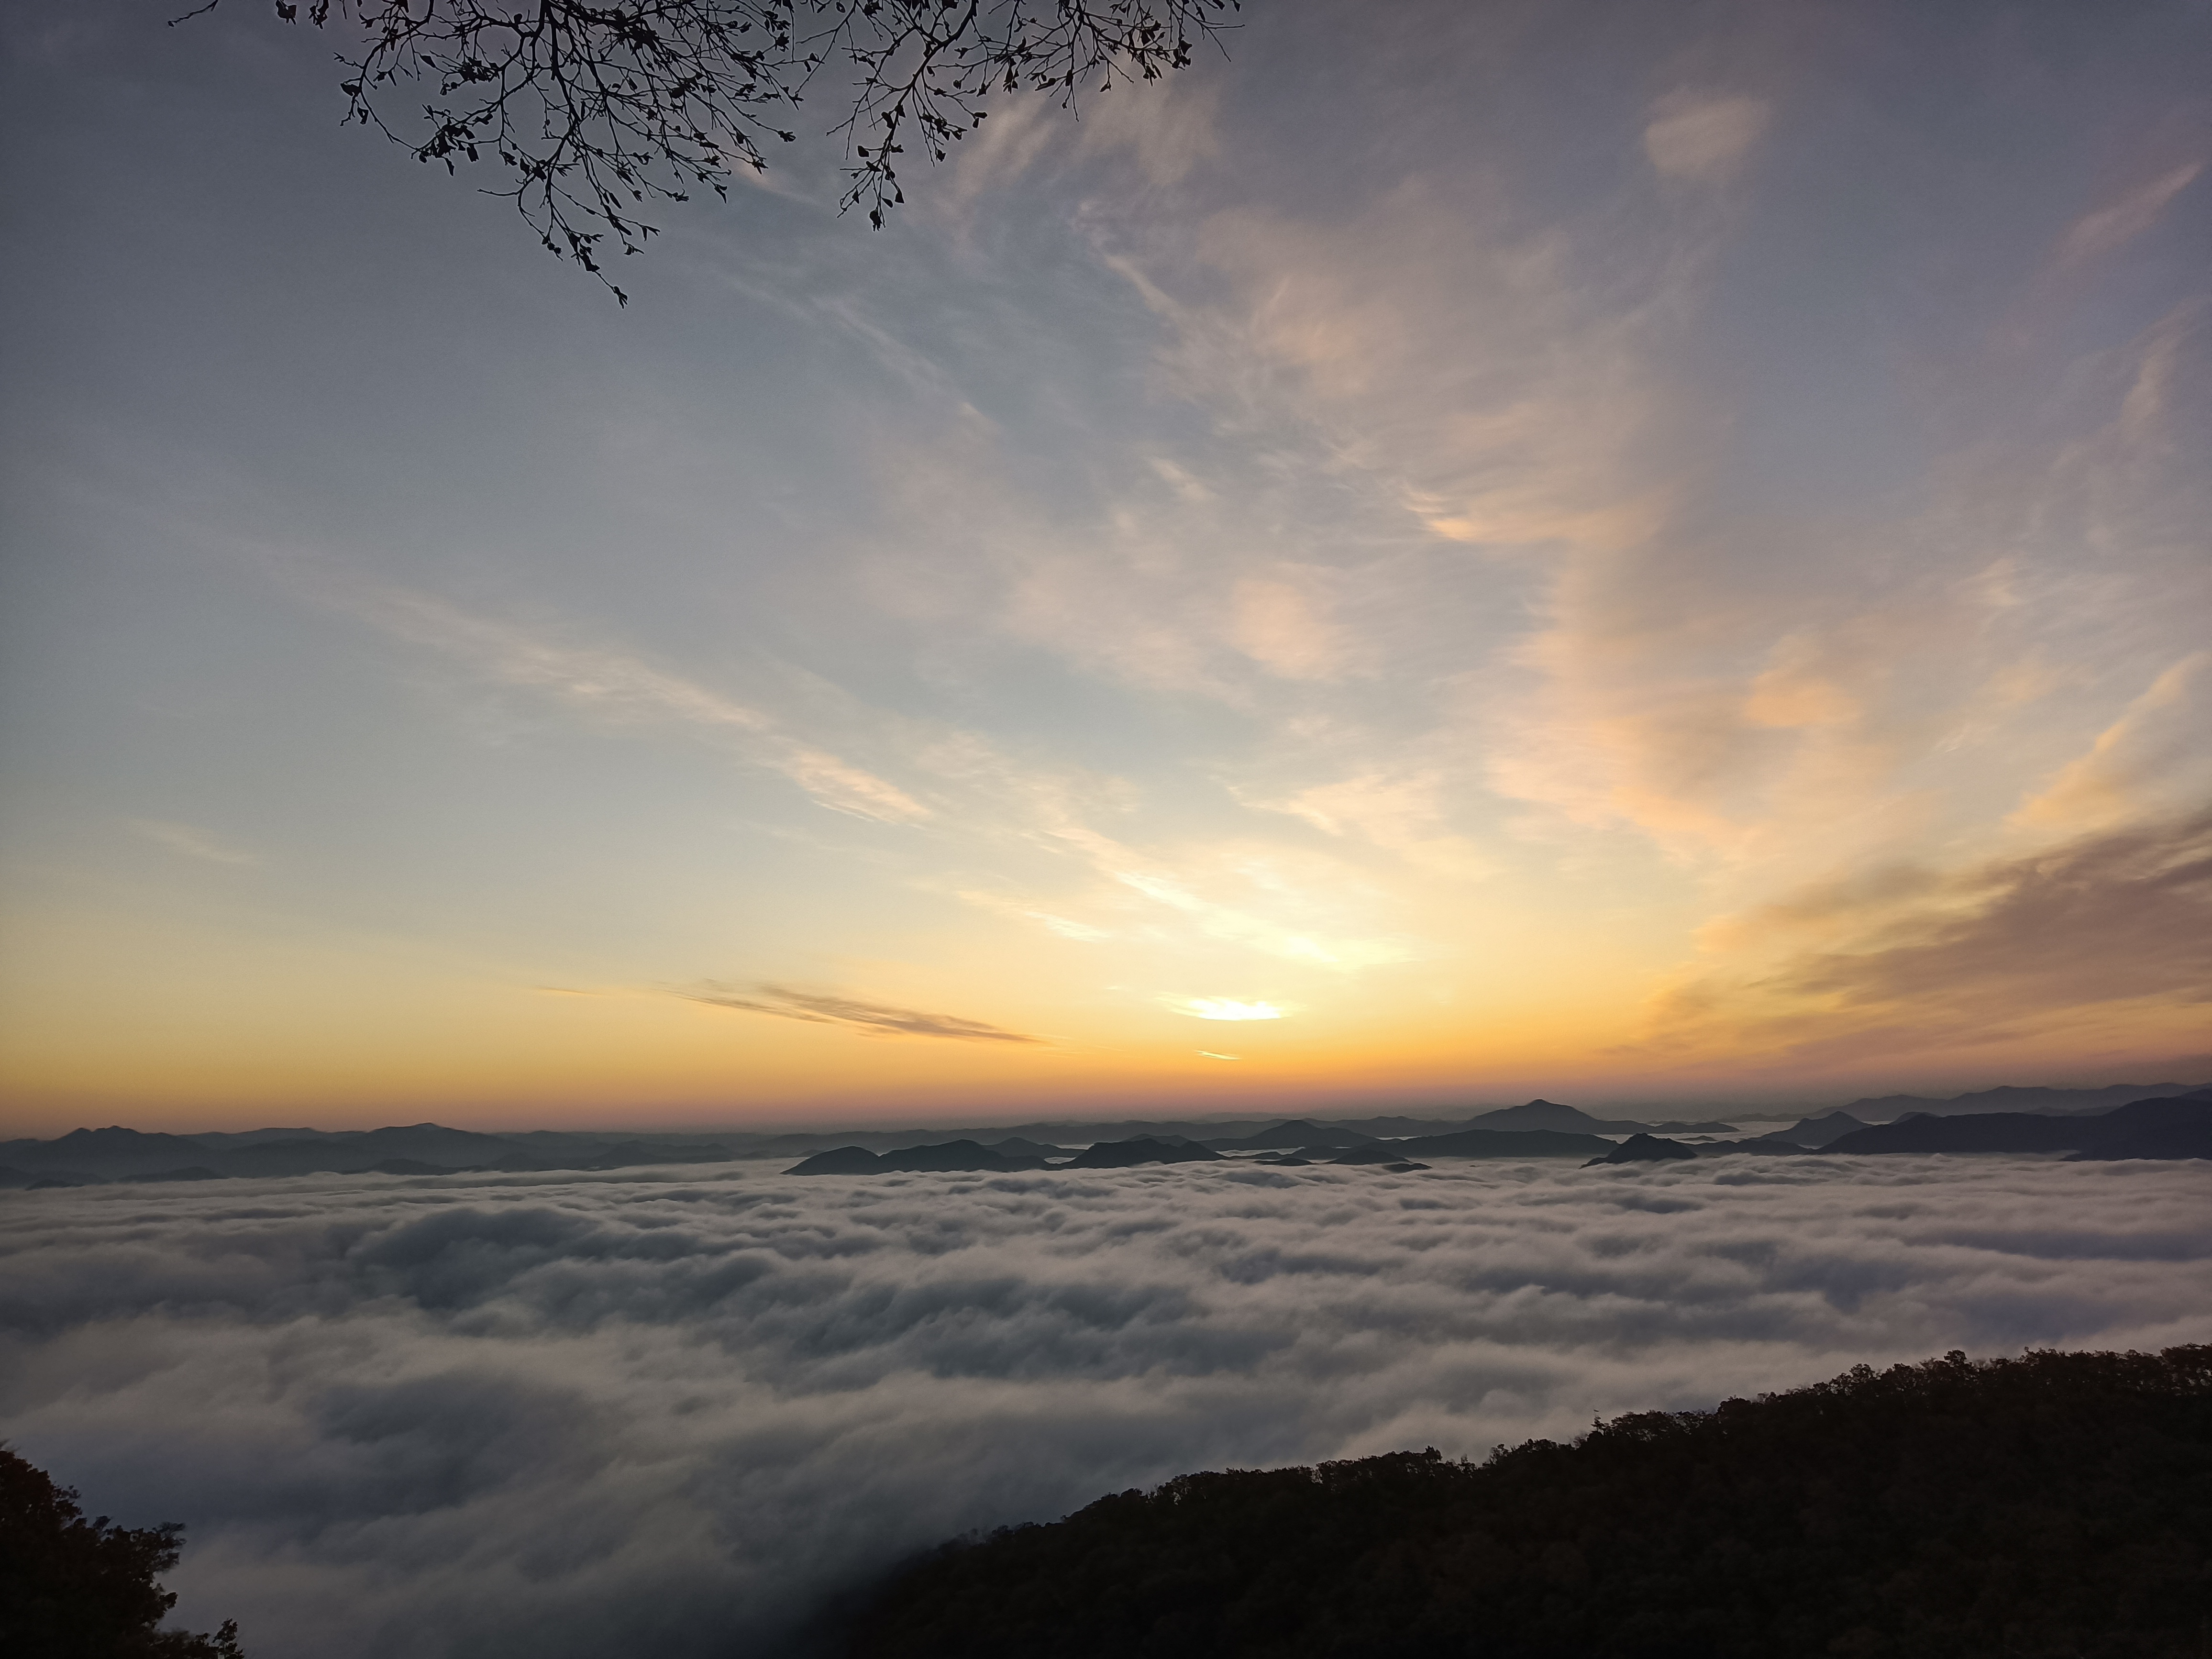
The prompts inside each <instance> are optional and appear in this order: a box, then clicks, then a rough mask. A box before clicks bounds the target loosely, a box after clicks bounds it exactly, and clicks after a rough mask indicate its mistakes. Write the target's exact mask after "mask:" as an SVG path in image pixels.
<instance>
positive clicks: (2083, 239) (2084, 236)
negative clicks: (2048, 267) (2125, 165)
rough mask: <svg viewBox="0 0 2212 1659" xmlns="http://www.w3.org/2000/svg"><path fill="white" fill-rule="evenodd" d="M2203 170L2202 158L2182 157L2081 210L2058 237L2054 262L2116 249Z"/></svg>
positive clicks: (2152, 221) (2091, 257)
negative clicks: (2096, 205) (2102, 202)
mask: <svg viewBox="0 0 2212 1659" xmlns="http://www.w3.org/2000/svg"><path fill="white" fill-rule="evenodd" d="M2203 171H2204V164H2203V162H2202V161H2184V162H2182V163H2181V164H2180V165H2179V167H2171V168H2169V169H2167V170H2166V172H2164V173H2160V174H2158V175H2157V176H2156V177H2155V178H2152V179H2144V180H2143V181H2142V183H2140V184H2137V185H2132V186H2130V188H2128V189H2126V190H2124V191H2122V192H2120V194H2119V196H2118V197H2117V198H2116V199H2115V200H2112V201H2110V202H2107V203H2106V204H2105V205H2104V206H2102V207H2099V208H2094V209H2092V210H2090V211H2089V212H2087V213H2085V214H2083V215H2082V216H2081V217H2080V218H2079V219H2076V220H2075V222H2073V224H2072V225H2070V226H2069V227H2068V228H2067V231H2066V234H2065V235H2064V236H2063V238H2061V239H2060V240H2059V244H2058V250H2057V253H2055V254H2054V255H2053V256H2052V258H2053V260H2054V262H2055V263H2056V264H2060V265H2071V264H2081V263H2084V262H2087V261H2089V260H2094V259H2100V258H2105V257H2106V256H2107V255H2109V254H2112V253H2114V252H2118V250H2119V249H2121V248H2122V247H2124V246H2126V245H2127V244H2128V243H2130V242H2131V241H2133V240H2135V239H2136V237H2138V236H2140V235H2142V234H2143V232H2145V231H2147V230H2148V229H2149V228H2151V227H2152V226H2153V225H2154V224H2156V223H2157V222H2159V220H2160V218H2161V217H2162V216H2164V215H2165V212H2166V206H2167V204H2169V203H2171V202H2172V200H2173V199H2174V197H2177V196H2179V195H2180V194H2181V192H2182V191H2185V190H2186V189H2188V188H2189V186H2190V185H2193V184H2195V183H2196V182H2197V175H2198V174H2200V173H2203Z"/></svg>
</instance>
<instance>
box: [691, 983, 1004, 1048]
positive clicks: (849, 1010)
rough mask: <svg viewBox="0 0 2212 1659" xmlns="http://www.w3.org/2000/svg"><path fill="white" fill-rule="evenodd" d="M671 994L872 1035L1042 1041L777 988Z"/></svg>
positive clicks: (709, 988) (705, 987)
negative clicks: (836, 1026) (841, 1026)
mask: <svg viewBox="0 0 2212 1659" xmlns="http://www.w3.org/2000/svg"><path fill="white" fill-rule="evenodd" d="M675 994H676V995H678V996H680V997H682V998H683V999H684V1000H685V1001H687V1002H704V1003H708V1004H711V1005H712V1006H714V1007H717V1008H735V1009H737V1010H738V1011H739V1012H744V1013H749V1014H774V1015H775V1016H776V1017H777V1018H781V1019H797V1020H804V1021H806V1022H807V1023H809V1024H818V1025H843V1026H847V1027H848V1028H850V1029H852V1030H858V1031H865V1032H868V1033H870V1034H871V1035H877V1036H930V1037H953V1038H957V1039H959V1040H961V1041H963V1042H1028V1043H1042V1042H1044V1041H1045V1039H1044V1038H1042V1037H1035V1036H1024V1034H1023V1033H1021V1032H1019V1031H1008V1030H1001V1029H1000V1027H998V1026H996V1025H987V1024H984V1023H983V1022H982V1021H981V1020H977V1019H959V1018H955V1017H953V1016H952V1015H951V1014H925V1013H921V1012H917V1011H915V1009H912V1008H892V1007H887V1006H884V1004H882V1003H878V1002H860V1001H856V1000H854V999H853V998H851V997H841V996H832V995H828V994H823V993H820V992H813V991H795V990H793V989H791V988H790V987H787V986H781V985H758V986H754V987H750V989H749V990H740V989H739V988H738V987H733V986H728V985H724V984H721V983H720V982H719V981H714V980H708V981H705V982H704V983H702V984H700V985H698V986H696V987H692V988H690V989H689V990H681V991H678V992H676V993H675Z"/></svg>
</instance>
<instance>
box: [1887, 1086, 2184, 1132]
mask: <svg viewBox="0 0 2212 1659" xmlns="http://www.w3.org/2000/svg"><path fill="white" fill-rule="evenodd" d="M2205 1086H2206V1085H2204V1084H2202V1083H2115V1084H2113V1085H2111V1086H2110V1087H2108V1088H2103V1089H2015V1088H2011V1087H2009V1086H2008V1087H2004V1088H1998V1089H1982V1090H1978V1091H1976V1092H1974V1093H1972V1094H1970V1095H1953V1096H1951V1097H1949V1098H1948V1099H1944V1100H1932V1099H1929V1097H1926V1096H1924V1095H1880V1096H1873V1097H1869V1098H1867V1099H1864V1100H1854V1101H1852V1102H1850V1103H1849V1104H1848V1105H1846V1106H1844V1111H1846V1112H1848V1113H1850V1115H1852V1116H1853V1117H1855V1118H1858V1119H1860V1120H1861V1121H1863V1122H1867V1123H1887V1122H1889V1121H1892V1120H1893V1119H1896V1118H1900V1117H1904V1116H1905V1115H1908V1114H1910V1113H1913V1112H1925V1113H1928V1114H1929V1115H1931V1116H1935V1117H1965V1116H1967V1115H1972V1114H1975V1113H1979V1112H2038V1113H2052V1112H2058V1113H2077V1112H2078V1113H2088V1112H2108V1111H2110V1110H2111V1109H2112V1108H2113V1107H2115V1106H2124V1105H2126V1104H2127V1103H2129V1102H2130V1101H2133V1100H2150V1099H2153V1098H2154V1097H2168V1096H2172V1095H2185V1094H2190V1093H2191V1092H2193V1091H2196V1090H2198V1089H2202V1088H2204V1087H2205Z"/></svg>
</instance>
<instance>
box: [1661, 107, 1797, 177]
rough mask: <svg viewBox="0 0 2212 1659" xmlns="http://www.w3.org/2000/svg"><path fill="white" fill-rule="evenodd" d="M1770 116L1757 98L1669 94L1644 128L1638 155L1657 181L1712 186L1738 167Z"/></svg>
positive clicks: (1770, 112) (1763, 129) (1769, 112)
mask: <svg viewBox="0 0 2212 1659" xmlns="http://www.w3.org/2000/svg"><path fill="white" fill-rule="evenodd" d="M1771 114H1772V111H1771V108H1770V107H1769V106H1768V104H1767V101H1766V100H1765V99H1763V98H1753V97H1747V96H1745V95H1743V94H1725V93H1721V94H1716V93H1705V92H1692V91H1689V90H1683V91H1679V92H1674V93H1669V94H1668V95H1667V96H1666V97H1664V98H1662V99H1661V100H1659V102H1658V103H1657V104H1656V106H1654V107H1653V109H1652V112H1651V124H1650V125H1649V126H1647V127H1645V128H1644V154H1645V155H1647V156H1649V157H1650V161H1651V165H1652V166H1653V167H1655V168H1656V169H1657V170H1658V172H1659V173H1661V174H1662V176H1663V177H1666V178H1669V179H1695V180H1697V181H1699V183H1706V184H1710V183H1715V182H1717V181H1719V180H1721V179H1726V178H1728V177H1729V175H1731V174H1732V173H1735V171H1736V170H1737V169H1738V168H1740V167H1742V165H1743V163H1744V161H1745V159H1746V157H1747V156H1748V155H1750V153H1751V149H1752V146H1753V144H1755V143H1757V142H1758V141H1759V135H1760V134H1761V133H1763V132H1764V131H1765V130H1766V124H1767V121H1768V119H1769V118H1770V117H1771Z"/></svg>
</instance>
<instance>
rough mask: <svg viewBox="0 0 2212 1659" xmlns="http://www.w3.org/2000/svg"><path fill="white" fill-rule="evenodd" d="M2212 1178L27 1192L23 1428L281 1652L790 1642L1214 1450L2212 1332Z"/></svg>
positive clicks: (2098, 1173) (1714, 1163)
mask: <svg viewBox="0 0 2212 1659" xmlns="http://www.w3.org/2000/svg"><path fill="white" fill-rule="evenodd" d="M2208 1200H2212V1165H2208V1164H2202V1163H2197V1164H2162V1165H2152V1164H2065V1163H2059V1162H2053V1161H2050V1160H2047V1159H2040V1158H1972V1159H1968V1158H1948V1159H1946V1158H1925V1159H1923V1158H1857V1159H1851V1158H1837V1159H1825V1158H1771V1159H1767V1158H1762V1159H1752V1158H1734V1159H1725V1160H1711V1161H1705V1162H1700V1163H1697V1164H1688V1165H1673V1166H1666V1167H1660V1168H1651V1167H1644V1168H1628V1169H1590V1170H1583V1169H1577V1168H1573V1167H1571V1166H1566V1165H1563V1164H1556V1163H1552V1164H1468V1165H1460V1166H1454V1167H1443V1168H1438V1169H1437V1170H1431V1171H1427V1172H1423V1173H1414V1174H1410V1175H1403V1176H1394V1175H1390V1174H1389V1173H1386V1172H1383V1171H1381V1170H1335V1169H1328V1168H1316V1169H1309V1170H1271V1169H1264V1168H1255V1167H1250V1166H1241V1167H1240V1166H1236V1165H1226V1166H1225V1165H1219V1164H1214V1165H1200V1166H1191V1165H1182V1166H1176V1167H1170V1168H1154V1169H1149V1170H1127V1171H1099V1172H1086V1173H1084V1174H1082V1175H1076V1174H1073V1173H1058V1172H1052V1171H1045V1172H1040V1173H1037V1174H1032V1175H1022V1176H946V1175H936V1176H904V1177H873V1178H853V1179H838V1178H826V1177H824V1178H814V1179H797V1178H793V1177H790V1176H784V1175H781V1174H780V1173H776V1172H774V1171H772V1170H765V1169H760V1168H756V1167H748V1166H744V1165H731V1166H724V1167H717V1168H714V1169H711V1170H659V1171H624V1172H623V1173H622V1174H621V1175H619V1176H558V1177H551V1176H519V1177H501V1178H482V1177H446V1178H440V1179H428V1180H414V1179H408V1178H394V1177H385V1176H358V1177H344V1178H338V1177H321V1178H315V1179H302V1180H295V1181H267V1182H245V1181H237V1182H208V1183H205V1184H204V1185H195V1186H191V1187H165V1188H145V1187H105V1188H84V1189H79V1190H76V1191H67V1192H62V1191H49V1192H38V1193H22V1194H10V1195H8V1196H6V1197H5V1198H4V1200H0V1434H4V1436H5V1437H7V1438H8V1439H9V1441H11V1442H12V1443H14V1444H15V1446H16V1447H17V1449H19V1450H21V1452H22V1453H23V1454H24V1455H27V1456H28V1457H30V1458H31V1459H32V1460H33V1462H37V1463H39V1464H40V1465H41V1466H42V1467H45V1468H48V1469H50V1470H51V1471H52V1472H53V1473H54V1474H56V1476H57V1478H58V1479H60V1480H63V1481H64V1483H66V1484H70V1485H74V1486H78V1487H80V1488H82V1492H83V1494H84V1501H85V1504H86V1506H87V1507H88V1509H91V1510H100V1511H105V1512H108V1513H112V1514H113V1515H115V1516H118V1518H120V1519H123V1520H125V1521H127V1522H131V1523H132V1524H147V1523H150V1522H155V1521H160V1520H170V1519H176V1520H183V1521H185V1522H189V1523H190V1525H191V1544H190V1547H189V1548H188V1550H187V1552H186V1554H185V1561H184V1564H183V1565H181V1566H180V1567H179V1569H178V1570H177V1571H175V1572H174V1573H173V1574H172V1575H171V1576H170V1578H169V1583H170V1585H171V1587H172V1588H173V1589H178V1590H179V1591H180V1592H181V1593H182V1598H183V1599H182V1601H181V1602H180V1604H179V1607H178V1609H177V1617H178V1619H179V1620H184V1621H185V1622H188V1623H190V1624H191V1626H193V1627H194V1628H200V1629H204V1628H208V1627H210V1626H212V1625H213V1624H215V1623H216V1622H217V1621H219V1620H222V1618H224V1617H227V1616H235V1617H237V1618H238V1619H239V1620H240V1622H241V1624H242V1625H243V1626H244V1635H245V1638H246V1645H247V1648H248V1650H249V1651H250V1652H251V1653H252V1654H253V1656H254V1659H369V1656H386V1655H389V1656H408V1659H440V1656H455V1659H459V1656H464V1655H466V1656H471V1659H489V1656H502V1655H510V1654H512V1655H531V1656H534V1659H566V1656H578V1659H581V1656H586V1655H588V1656H592V1659H603V1656H605V1655H607V1654H610V1653H652V1654H654V1655H655V1656H659V1659H691V1656H726V1655H727V1656H737V1655H744V1656H763V1659H765V1656H778V1655H783V1654H787V1653H793V1652H795V1651H799V1650H801V1649H802V1648H803V1646H804V1645H805V1644H804V1641H803V1639H802V1638H800V1637H799V1636H798V1635H797V1634H796V1633H795V1632H797V1631H798V1630H799V1627H800V1626H801V1625H802V1624H803V1623H804V1622H805V1621H806V1620H809V1619H810V1618H811V1617H812V1616H814V1615H816V1614H817V1613H819V1612H820V1610H821V1609H822V1608H823V1607H824V1606H834V1605H835V1604H836V1602H837V1601H839V1599H840V1598H841V1597H848V1596H850V1595H852V1594H853V1593H854V1590H855V1589H856V1587H859V1586H861V1585H864V1584H865V1583H866V1581H867V1580H868V1578H869V1577H870V1575H871V1574H872V1573H874V1572H877V1571H880V1570H881V1569H882V1568H883V1567H884V1566H885V1565H888V1564H890V1563H891V1562H893V1561H895V1560H896V1559H898V1558H899V1557H901V1556H902V1554H904V1553H908V1552H910V1551H912V1550H914V1549H915V1548H917V1547H922V1546H926V1545H928V1544H930V1543H933V1542H935V1541H939V1540H941V1539H943V1538H945V1537H948V1536H950V1535H952V1534H958V1533H961V1532H963V1531H965V1530H967V1529H969V1528H987V1527H990V1526H994V1525H999V1524H1002V1523H1005V1522H1012V1521H1019V1520H1026V1519H1037V1518H1048V1517H1051V1516H1057V1515H1060V1514H1063V1513H1065V1512H1066V1511H1067V1510H1071V1509H1073V1508H1076V1507H1079V1505H1081V1504H1084V1503H1085V1502H1087V1501H1089V1500H1090V1499H1091V1498H1094V1497H1096V1496H1098V1495H1099V1494H1101V1493H1103V1492H1111V1491H1118V1490H1121V1489H1124V1488H1127V1487H1129V1486H1146V1485H1149V1484H1152V1483H1155V1482H1157V1481H1158V1480H1162V1479H1164V1478H1165V1477H1167V1476H1169V1475H1171V1474H1176V1473H1179V1472H1182V1471H1185V1470H1189V1469H1195V1468H1222V1467H1229V1466H1243V1467H1252V1466H1259V1465H1267V1464H1281V1463H1290V1462H1311V1461H1314V1460H1316V1459H1322V1458H1330V1457H1346V1456H1356V1455H1363V1454H1365V1453H1370V1452H1376V1451H1383V1450H1387V1449H1395V1448H1401V1447H1408V1446H1422V1445H1434V1446H1437V1447H1439V1448H1441V1449H1443V1450H1444V1451H1446V1452H1448V1453H1450V1454H1454V1455H1462V1454H1465V1455H1475V1456H1478V1457H1479V1456H1480V1455H1483V1454H1485V1453H1486V1452H1487V1451H1488V1450H1489V1449H1490V1448H1491V1447H1492V1445H1494V1444H1496V1443H1499V1442H1512V1441H1517V1440H1520V1439H1522V1438H1525V1437H1528V1436H1531V1435H1550V1436H1553V1437H1567V1436H1571V1435H1572V1434H1573V1433H1574V1432H1576V1431H1577V1430H1579V1429H1581V1428H1583V1427H1585V1426H1587V1425H1588V1424H1589V1421H1590V1419H1592V1417H1593V1416H1595V1415H1599V1414H1603V1415H1608V1416H1609V1415H1612V1414H1614V1413H1620V1412H1623V1411H1628V1410H1634V1409H1638V1408H1644V1407H1678V1408H1687V1407H1704V1406H1709V1405H1711V1404H1712V1403H1714V1402H1715V1401H1718V1400H1720V1399H1723V1398H1724V1397H1726V1396H1728V1395H1747V1394H1752V1393H1755V1392H1758V1391H1759V1390H1761V1389H1776V1388H1784V1387H1789V1386H1792V1385H1796V1384H1798V1383H1808V1382H1812V1381H1814V1380H1816V1379H1819V1378H1820V1377H1823V1376H1830V1375H1832V1374H1833V1373H1835V1372H1836V1371H1838V1370H1842V1369H1843V1368H1844V1367H1845V1366H1847V1365H1850V1364H1855V1363H1857V1362H1860V1361H1869V1362H1872V1363H1875V1364H1882V1363H1886V1362H1889V1361H1893V1360H1899V1359H1914V1358H1923V1357H1924V1356H1926V1355H1929V1354H1931V1353H1936V1352H1942V1351H1945V1350H1947V1349H1950V1348H1954V1347H1958V1348H1964V1349H1966V1351H1968V1352H1970V1353H1972V1354H1975V1355H1978V1356H1980V1355H1988V1354H1997V1353H2007V1352H2017V1351H2018V1350H2020V1349H2021V1347H2023V1346H2062V1347H2106V1346H2112V1347H2130V1346H2133V1347H2144V1348H2148V1347H2158V1346H2166V1345H2169V1344H2172V1343H2175V1342H2182V1341H2201V1340H2207V1339H2212V1311H2208V1310H2212V1202H2209V1201H2208Z"/></svg>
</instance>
